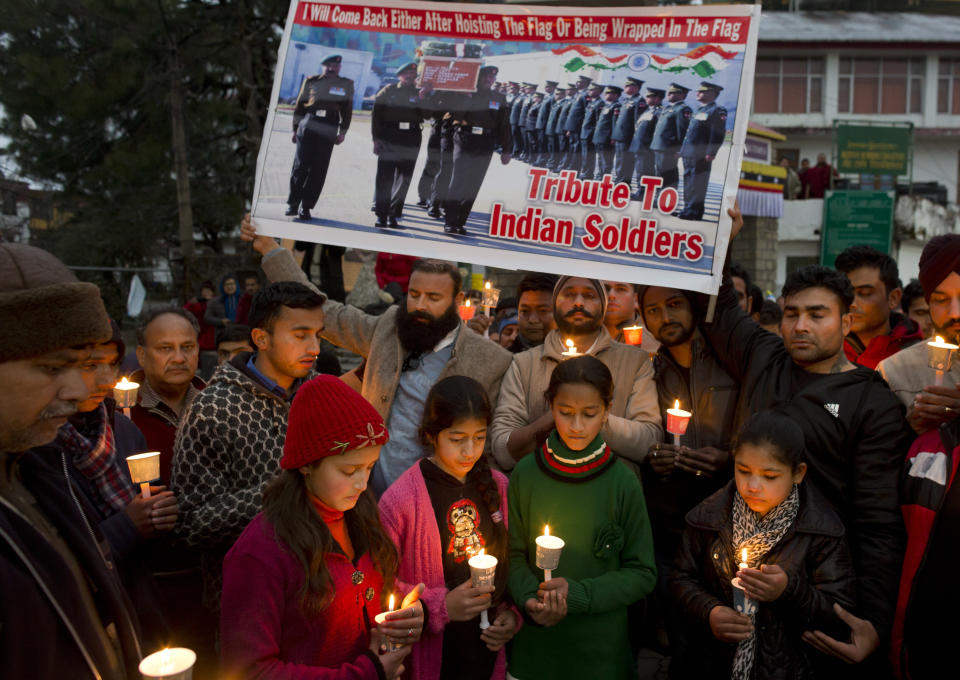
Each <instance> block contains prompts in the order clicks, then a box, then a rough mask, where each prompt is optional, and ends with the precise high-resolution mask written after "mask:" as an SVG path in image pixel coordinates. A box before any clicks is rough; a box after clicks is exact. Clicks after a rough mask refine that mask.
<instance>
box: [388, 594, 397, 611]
mask: <svg viewBox="0 0 960 680" xmlns="http://www.w3.org/2000/svg"><path fill="white" fill-rule="evenodd" d="M394 603H395V600H394V596H393V593H390V605H389V606H388V607H387V611H388V612H392V611H393V607H394Z"/></svg>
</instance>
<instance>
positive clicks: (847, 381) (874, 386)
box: [704, 276, 913, 641]
mask: <svg viewBox="0 0 960 680" xmlns="http://www.w3.org/2000/svg"><path fill="white" fill-rule="evenodd" d="M704 331H705V332H706V334H707V336H708V338H709V340H710V343H711V345H712V346H713V348H714V351H715V352H716V354H717V356H718V357H719V358H720V360H721V362H722V363H723V365H724V367H725V368H726V370H727V372H728V373H729V374H730V375H731V376H733V378H734V380H736V381H737V382H739V383H740V403H739V406H738V413H737V429H739V425H740V424H741V423H742V422H743V421H744V420H746V418H747V417H749V416H750V415H751V414H752V413H756V412H757V411H760V410H763V409H765V408H770V407H772V406H776V405H780V406H786V407H787V410H788V412H789V413H790V415H791V417H793V418H794V419H795V420H796V421H797V423H798V424H799V425H800V427H801V428H803V434H804V438H805V440H806V452H805V453H806V458H807V464H808V466H809V472H808V475H807V479H808V480H809V481H810V483H811V484H813V485H814V486H816V487H817V489H818V490H819V491H820V492H821V493H822V494H823V495H824V496H825V497H826V499H827V501H828V502H829V503H830V504H831V506H832V507H833V508H834V510H836V511H837V514H839V515H840V519H841V520H842V521H843V524H844V526H845V527H846V531H847V538H848V540H849V541H850V547H851V550H852V553H853V560H854V566H855V568H856V571H857V574H858V575H859V581H858V591H857V601H858V602H859V603H860V608H859V610H858V611H857V612H856V614H857V615H858V616H860V617H862V618H865V619H867V620H869V621H870V622H871V623H873V625H874V627H875V628H876V629H877V632H878V634H879V635H880V639H881V641H886V640H887V639H888V636H889V633H890V627H891V625H892V622H893V614H894V608H895V605H896V599H897V588H898V583H899V579H900V566H901V562H902V560H903V553H904V549H905V546H906V534H905V531H904V526H903V518H902V516H901V514H900V506H899V497H900V494H899V488H900V470H901V469H902V468H903V461H904V455H905V454H906V451H907V448H908V447H909V445H910V441H911V440H912V438H913V433H912V431H911V430H910V428H909V426H908V425H907V422H906V419H905V416H904V410H903V405H902V404H901V403H900V401H899V400H898V399H897V398H896V397H895V396H894V394H893V393H892V392H891V391H890V388H889V386H888V385H887V383H886V382H885V381H884V380H883V378H881V377H880V375H879V374H878V373H876V372H875V371H871V370H870V369H867V368H863V367H862V366H858V367H856V368H854V369H853V370H850V371H843V372H841V373H829V374H812V373H808V372H806V371H804V370H803V369H802V368H801V367H800V366H798V365H797V364H795V363H794V362H793V359H792V358H791V357H790V355H789V354H788V353H787V350H786V348H785V347H784V344H783V340H782V339H781V338H780V337H779V336H777V335H774V334H773V333H769V332H767V331H765V330H763V329H762V328H760V326H758V325H757V324H756V323H755V322H754V321H753V320H752V319H751V318H750V317H749V316H747V314H746V313H745V312H743V311H742V310H741V309H740V308H739V307H738V306H737V299H736V293H735V291H734V288H733V283H732V282H731V280H730V277H729V276H725V277H724V280H723V285H722V286H721V287H720V292H719V295H718V299H717V314H716V318H715V320H714V322H713V323H712V324H709V325H706V326H705V327H704Z"/></svg>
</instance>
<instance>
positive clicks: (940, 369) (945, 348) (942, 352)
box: [927, 335, 960, 387]
mask: <svg viewBox="0 0 960 680" xmlns="http://www.w3.org/2000/svg"><path fill="white" fill-rule="evenodd" d="M958 349H960V346H958V345H952V344H950V343H949V342H944V340H943V338H942V337H940V336H939V335H938V336H937V337H936V339H935V340H931V341H930V342H928V343H927V359H928V364H929V366H930V368H932V369H933V370H935V371H936V372H937V377H936V382H935V383H934V384H935V385H936V386H937V387H940V386H942V385H943V374H944V373H946V372H947V371H949V370H950V367H951V366H952V365H953V353H954V352H955V351H957V350H958Z"/></svg>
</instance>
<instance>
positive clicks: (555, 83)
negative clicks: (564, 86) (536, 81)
mask: <svg viewBox="0 0 960 680" xmlns="http://www.w3.org/2000/svg"><path fill="white" fill-rule="evenodd" d="M545 84H546V86H547V87H550V86H551V85H552V86H553V87H556V86H557V85H559V84H560V83H558V82H557V81H556V80H548V81H547V82H546V83H545Z"/></svg>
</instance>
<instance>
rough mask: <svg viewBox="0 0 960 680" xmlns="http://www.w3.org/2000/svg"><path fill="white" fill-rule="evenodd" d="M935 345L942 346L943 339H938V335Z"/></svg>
mask: <svg viewBox="0 0 960 680" xmlns="http://www.w3.org/2000/svg"><path fill="white" fill-rule="evenodd" d="M937 344H938V345H942V344H943V338H942V337H940V336H939V335H938V336H937Z"/></svg>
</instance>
